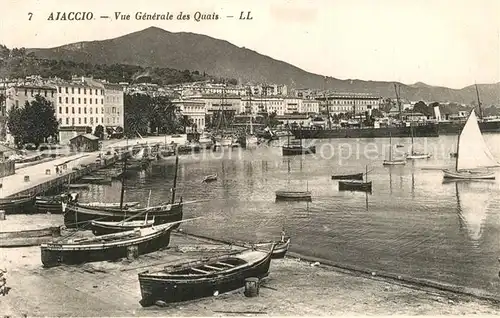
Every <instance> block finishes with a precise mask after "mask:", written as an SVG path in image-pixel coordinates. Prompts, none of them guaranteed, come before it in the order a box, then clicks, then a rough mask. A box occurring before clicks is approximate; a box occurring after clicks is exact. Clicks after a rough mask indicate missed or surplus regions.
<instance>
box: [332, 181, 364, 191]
mask: <svg viewBox="0 0 500 318" xmlns="http://www.w3.org/2000/svg"><path fill="white" fill-rule="evenodd" d="M339 190H341V191H342V190H347V191H364V192H371V191H372V182H371V181H368V182H365V181H363V180H342V181H339Z"/></svg>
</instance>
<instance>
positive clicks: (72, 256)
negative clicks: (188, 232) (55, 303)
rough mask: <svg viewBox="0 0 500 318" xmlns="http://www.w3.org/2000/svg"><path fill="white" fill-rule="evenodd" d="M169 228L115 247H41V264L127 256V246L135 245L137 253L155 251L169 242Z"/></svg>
mask: <svg viewBox="0 0 500 318" xmlns="http://www.w3.org/2000/svg"><path fill="white" fill-rule="evenodd" d="M170 233H171V230H168V231H165V232H163V233H161V234H160V235H158V236H156V237H154V238H152V239H151V240H146V241H143V242H140V243H137V244H134V243H131V244H121V245H118V246H115V247H109V248H99V249H73V250H63V249H60V250H58V249H57V248H53V247H51V248H46V247H43V246H42V247H41V255H42V264H43V266H44V267H54V266H58V265H61V264H66V265H77V264H83V263H88V262H99V261H113V260H118V259H120V258H124V257H127V255H128V253H129V252H128V248H129V247H130V246H137V251H138V254H139V255H143V254H147V253H151V252H154V251H157V250H159V249H161V248H163V247H167V246H168V244H170Z"/></svg>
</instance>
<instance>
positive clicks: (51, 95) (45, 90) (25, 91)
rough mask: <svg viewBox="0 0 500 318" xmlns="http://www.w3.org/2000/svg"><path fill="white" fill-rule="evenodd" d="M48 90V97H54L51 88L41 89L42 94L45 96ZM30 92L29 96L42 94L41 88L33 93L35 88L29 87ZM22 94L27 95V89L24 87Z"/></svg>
mask: <svg viewBox="0 0 500 318" xmlns="http://www.w3.org/2000/svg"><path fill="white" fill-rule="evenodd" d="M48 92H50V97H54V91H53V90H47V89H44V90H43V95H44V96H45V97H47V95H48ZM30 93H31V96H33V95H40V96H41V95H42V90H41V89H37V91H36V94H35V90H34V89H31V90H30ZM24 96H28V89H24Z"/></svg>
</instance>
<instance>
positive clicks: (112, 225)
mask: <svg viewBox="0 0 500 318" xmlns="http://www.w3.org/2000/svg"><path fill="white" fill-rule="evenodd" d="M154 223H155V220H154V218H153V219H150V220H144V221H122V222H108V221H95V220H93V221H91V222H90V229H91V230H92V233H93V234H94V235H106V234H111V233H118V232H125V231H130V230H133V229H136V228H146V227H151V226H153V225H154Z"/></svg>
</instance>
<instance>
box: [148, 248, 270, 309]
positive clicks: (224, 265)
mask: <svg viewBox="0 0 500 318" xmlns="http://www.w3.org/2000/svg"><path fill="white" fill-rule="evenodd" d="M274 246H275V245H274V244H269V246H268V247H267V250H263V249H262V250H261V249H254V248H250V249H245V250H243V251H239V252H233V253H229V254H225V255H222V256H216V257H212V258H208V259H202V260H199V261H195V262H189V263H184V264H179V265H176V266H169V267H165V268H164V269H162V270H160V271H155V272H149V271H146V272H143V273H140V274H139V284H140V288H141V296H142V299H141V301H140V304H141V305H142V306H143V307H147V306H151V305H153V304H154V303H155V302H156V301H158V300H161V301H164V302H167V303H172V302H178V301H185V300H192V299H198V298H202V297H210V296H213V295H214V293H216V292H217V293H225V292H228V291H231V290H235V289H238V288H241V287H243V286H245V279H247V278H250V277H256V278H263V277H265V276H267V275H268V274H269V265H270V264H271V257H272V253H273V250H274ZM262 248H263V247H262Z"/></svg>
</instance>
